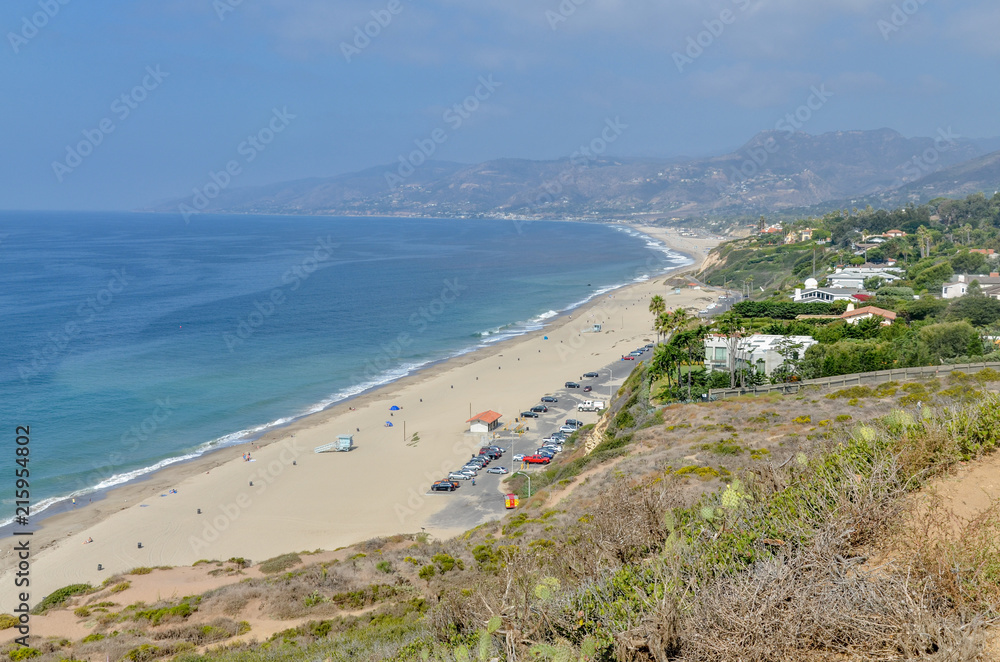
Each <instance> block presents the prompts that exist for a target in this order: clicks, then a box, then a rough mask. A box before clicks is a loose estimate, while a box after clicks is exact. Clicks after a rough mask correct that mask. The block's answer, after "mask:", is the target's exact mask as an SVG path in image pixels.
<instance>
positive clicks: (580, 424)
mask: <svg viewBox="0 0 1000 662" xmlns="http://www.w3.org/2000/svg"><path fill="white" fill-rule="evenodd" d="M566 425H569V426H570V427H574V428H582V427H583V421H578V420H576V419H575V418H567V419H566Z"/></svg>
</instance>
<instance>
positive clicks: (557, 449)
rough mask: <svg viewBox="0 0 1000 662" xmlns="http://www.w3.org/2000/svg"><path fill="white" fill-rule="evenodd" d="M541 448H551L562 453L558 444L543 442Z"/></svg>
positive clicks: (561, 448)
mask: <svg viewBox="0 0 1000 662" xmlns="http://www.w3.org/2000/svg"><path fill="white" fill-rule="evenodd" d="M542 448H549V449H552V450H554V451H555V452H556V453H562V451H563V447H562V446H561V445H560V444H543V445H542Z"/></svg>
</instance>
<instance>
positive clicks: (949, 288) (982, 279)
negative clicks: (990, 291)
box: [941, 271, 1000, 299]
mask: <svg viewBox="0 0 1000 662" xmlns="http://www.w3.org/2000/svg"><path fill="white" fill-rule="evenodd" d="M972 281H977V282H978V283H979V287H981V288H982V289H983V291H984V292H985V291H986V289H987V288H988V287H991V286H996V285H1000V272H996V271H994V272H993V273H991V274H990V275H989V276H972V275H969V274H958V275H956V276H953V277H952V279H951V280H950V281H949V282H947V283H945V284H944V285H942V286H941V298H942V299H957V298H959V297H964V296H965V295H966V294H967V293H968V291H969V285H970V284H972Z"/></svg>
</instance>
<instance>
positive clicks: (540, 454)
mask: <svg viewBox="0 0 1000 662" xmlns="http://www.w3.org/2000/svg"><path fill="white" fill-rule="evenodd" d="M535 455H536V456H538V457H547V458H549V459H550V460H551V459H552V458H554V457H555V456H556V454H555V453H554V452H552V451H550V450H545V449H543V448H539V449H538V450H537V451H535Z"/></svg>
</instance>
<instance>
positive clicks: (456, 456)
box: [392, 436, 482, 524]
mask: <svg viewBox="0 0 1000 662" xmlns="http://www.w3.org/2000/svg"><path fill="white" fill-rule="evenodd" d="M480 448H482V444H481V441H480V439H479V438H478V437H475V436H467V437H466V438H465V439H463V440H462V441H456V442H455V443H454V444H452V447H451V452H452V458H451V459H449V460H442V461H441V464H440V465H438V466H437V467H436V468H435V469H432V470H431V471H425V472H424V475H423V476H421V477H420V478H419V480H420V483H419V484H423V483H425V482H426V483H427V484H433V483H434V482H435V481H437V480H440V478H441V476H447V475H448V474H449V473H450V472H451V471H453V470H454V468H455V466H456V463H458V462H464V461H465V460H466V459H468V457H469V455H470V454H471V455H475V454H476V453H477V452H479V449H480ZM458 466H461V465H458ZM429 498H431V494H430V493H428V492H420V491H419V490H418V488H416V487H410V488H409V490H407V496H406V504H405V505H404V504H402V503H398V502H397V503H396V504H394V505H393V508H392V509H393V512H395V513H396V518H397V519H398V520H399V523H400V524H403V523H404V522H406V520H408V519H409V518H411V517H413V516H414V515H417V514H419V512H420V510H422V509H423V507H424V506H425V505H426V504H427V499H429Z"/></svg>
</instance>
